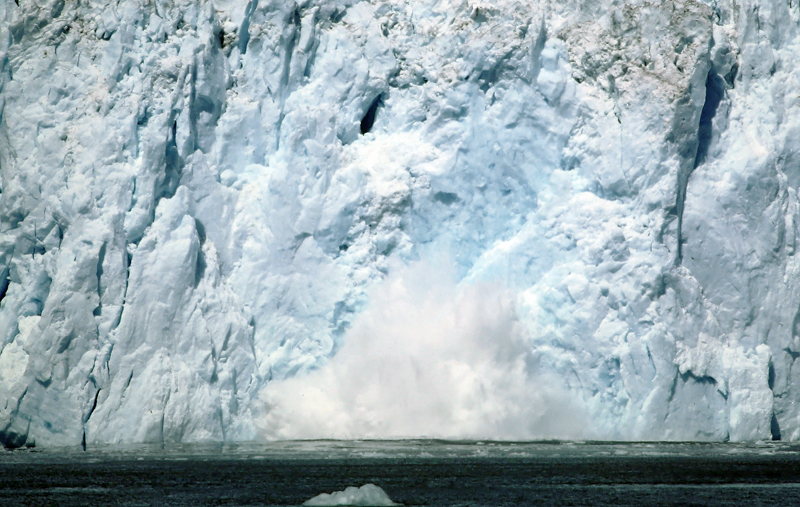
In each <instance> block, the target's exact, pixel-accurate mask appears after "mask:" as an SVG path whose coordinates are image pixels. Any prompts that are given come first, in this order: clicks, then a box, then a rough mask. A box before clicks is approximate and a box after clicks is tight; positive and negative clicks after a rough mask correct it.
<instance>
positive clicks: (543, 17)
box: [0, 0, 800, 445]
mask: <svg viewBox="0 0 800 507" xmlns="http://www.w3.org/2000/svg"><path fill="white" fill-rule="evenodd" d="M18 3H19V5H17V2H11V1H6V2H0V443H4V444H6V445H21V444H23V443H25V442H29V443H32V442H34V441H35V443H36V444H37V445H79V444H80V443H81V442H82V441H85V442H86V443H87V445H94V444H100V443H124V442H196V441H223V440H224V441H231V440H258V439H265V438H270V439H272V438H290V437H297V436H303V437H312V436H315V435H316V436H323V435H339V436H347V437H357V436H361V435H367V434H368V435H370V436H374V437H389V436H400V435H407V436H412V435H413V436H423V435H437V436H442V437H447V436H451V437H455V436H459V435H473V436H480V438H489V437H495V438H512V439H513V438H533V437H536V436H537V435H541V436H547V435H551V436H557V437H559V438H583V437H584V436H585V435H587V434H589V435H590V436H591V438H605V439H633V440H647V439H666V440H758V439H762V440H765V439H769V438H772V437H778V436H779V435H780V437H781V438H782V439H784V440H786V439H792V440H797V439H800V389H799V388H798V384H797V382H796V379H797V378H798V375H800V370H799V369H800V362H798V361H797V358H798V357H800V310H798V309H800V257H798V256H797V255H796V251H797V235H798V223H800V203H799V201H798V187H799V186H800V158H798V155H797V147H798V143H800V114H799V113H800V111H799V110H798V109H800V95H798V90H799V89H800V39H798V23H799V22H800V11H798V6H797V5H796V3H793V2H789V1H788V0H747V1H745V0H704V1H703V2H699V1H695V0H673V1H671V2H661V3H659V2H656V3H653V2H645V1H643V0H597V1H593V2H563V1H559V0H496V1H494V2H485V1H479V0H387V1H382V2H374V1H367V0H364V1H357V0H302V1H282V0H174V1H173V0H170V1H162V0H157V1H153V2H141V1H139V0H118V1H116V2H108V1H105V0H86V1H82V2H80V3H78V2H65V1H63V0H40V1H37V2H32V1H20V2H18ZM373 105H375V106H376V107H377V109H374V108H372V107H371V106H373ZM371 109H372V110H373V111H374V112H375V115H374V120H375V121H374V123H373V125H371V126H370V127H371V128H369V129H367V128H366V127H367V126H368V125H367V124H368V123H369V122H363V121H362V120H364V119H365V116H368V114H367V113H368V111H370V110H371ZM362 126H363V130H368V131H365V132H363V133H362ZM437 263H439V264H437ZM426 265H427V266H439V267H434V268H424V266H426ZM425 269H429V271H428V273H429V274H428V275H424V276H423V275H420V274H419V273H421V272H425ZM430 269H433V273H431V272H430ZM437 270H439V271H441V272H437ZM401 289H402V290H401ZM415 365H416V366H415ZM390 373H391V374H390ZM304 393H305V395H306V396H312V395H313V396H317V397H318V398H320V399H322V400H323V401H324V403H322V402H319V403H315V404H313V405H312V404H309V403H307V402H305V401H303V399H300V398H303V394H304ZM298 396H299V398H298ZM398 404H400V405H402V404H405V405H407V406H408V407H409V410H408V411H407V412H405V413H403V412H402V411H400V412H399V413H401V414H405V415H402V416H399V417H398V416H397V414H398V411H397V405H398ZM387 421H388V422H387Z"/></svg>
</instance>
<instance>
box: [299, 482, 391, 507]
mask: <svg viewBox="0 0 800 507" xmlns="http://www.w3.org/2000/svg"><path fill="white" fill-rule="evenodd" d="M303 505H316V506H327V505H353V506H356V505H357V506H369V507H380V506H384V505H402V504H399V503H394V502H393V501H392V500H391V498H389V495H387V494H386V492H385V491H383V490H382V489H381V488H380V487H378V486H376V485H374V484H365V485H363V486H361V487H360V488H357V487H355V486H350V487H348V488H345V490H344V491H334V492H333V493H331V494H328V493H322V494H321V495H317V496H315V497H314V498H312V499H311V500H308V501H306V502H304V503H303Z"/></svg>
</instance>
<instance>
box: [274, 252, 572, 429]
mask: <svg viewBox="0 0 800 507" xmlns="http://www.w3.org/2000/svg"><path fill="white" fill-rule="evenodd" d="M442 264H443V263H442V262H438V263H437V262H434V263H426V262H417V263H414V264H412V265H410V266H408V267H401V268H399V269H395V270H393V272H394V274H393V275H391V276H390V277H388V278H387V279H386V280H385V281H384V282H383V284H382V285H381V286H380V287H379V288H377V289H376V290H375V291H374V292H373V294H372V296H371V302H370V305H369V307H368V308H367V309H366V310H365V312H364V313H363V314H362V315H361V316H360V317H359V318H358V319H357V320H356V322H355V323H354V325H353V327H352V328H351V329H350V331H349V332H348V333H347V336H346V337H345V342H344V345H343V346H342V348H341V349H340V350H339V351H338V353H337V354H336V355H335V356H334V357H333V358H332V359H331V360H330V362H329V363H328V364H327V365H325V366H323V367H322V368H320V369H318V370H315V371H312V372H310V373H308V374H305V375H302V374H301V375H298V376H296V377H293V378H289V379H286V380H280V381H275V382H272V383H270V384H269V385H268V386H267V388H266V389H265V390H264V391H263V393H262V400H263V401H264V403H265V407H266V414H265V416H264V418H263V420H262V421H261V429H262V432H263V436H264V437H266V438H268V439H307V438H343V439H346V438H405V437H447V438H485V439H488V438H494V439H531V438H553V437H560V438H570V437H572V438H575V437H580V436H584V435H585V433H582V430H581V428H582V426H583V425H582V424H581V419H582V413H581V411H580V410H579V409H578V408H577V407H578V405H577V404H576V403H575V402H574V401H572V400H571V399H570V397H569V396H568V393H566V392H562V391H561V390H560V389H558V388H557V387H556V386H553V385H548V384H547V383H546V382H543V381H542V380H541V379H539V378H537V375H536V371H533V369H532V367H531V356H530V347H529V344H528V343H527V342H526V338H525V334H524V331H523V328H522V326H521V325H520V323H519V322H518V320H517V316H516V312H515V302H514V294H513V293H512V292H510V291H508V290H506V289H504V288H503V287H502V286H500V285H498V284H492V283H478V284H474V285H464V286H459V285H456V284H454V283H453V282H452V277H451V276H450V270H448V269H443V267H442ZM444 264H446V263H444Z"/></svg>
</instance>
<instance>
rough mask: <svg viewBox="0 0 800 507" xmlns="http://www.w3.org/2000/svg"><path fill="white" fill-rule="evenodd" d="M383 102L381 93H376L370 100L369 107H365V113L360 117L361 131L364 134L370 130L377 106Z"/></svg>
mask: <svg viewBox="0 0 800 507" xmlns="http://www.w3.org/2000/svg"><path fill="white" fill-rule="evenodd" d="M381 104H383V94H381V95H378V96H377V97H375V100H373V101H372V104H370V106H369V109H367V114H365V115H364V117H363V118H362V119H361V133H362V134H366V133H367V132H369V131H370V130H372V126H373V125H374V124H375V115H376V114H378V107H380V105H381Z"/></svg>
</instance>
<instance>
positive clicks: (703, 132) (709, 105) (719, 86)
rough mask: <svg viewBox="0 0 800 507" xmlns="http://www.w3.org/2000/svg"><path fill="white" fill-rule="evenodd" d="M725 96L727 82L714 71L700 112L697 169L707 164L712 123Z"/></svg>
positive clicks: (709, 77)
mask: <svg viewBox="0 0 800 507" xmlns="http://www.w3.org/2000/svg"><path fill="white" fill-rule="evenodd" d="M724 96H725V81H723V79H722V78H721V77H719V74H717V73H716V72H715V71H714V70H713V69H712V70H710V71H709V73H708V77H707V78H706V101H705V103H704V104H703V110H702V111H701V112H700V126H699V128H698V131H697V155H695V159H694V166H695V167H698V166H699V165H700V164H702V163H703V162H705V160H706V157H708V149H709V147H710V146H711V137H712V134H713V132H712V121H713V119H714V116H715V115H716V114H717V109H718V108H719V103H720V102H722V98H723V97H724Z"/></svg>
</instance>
